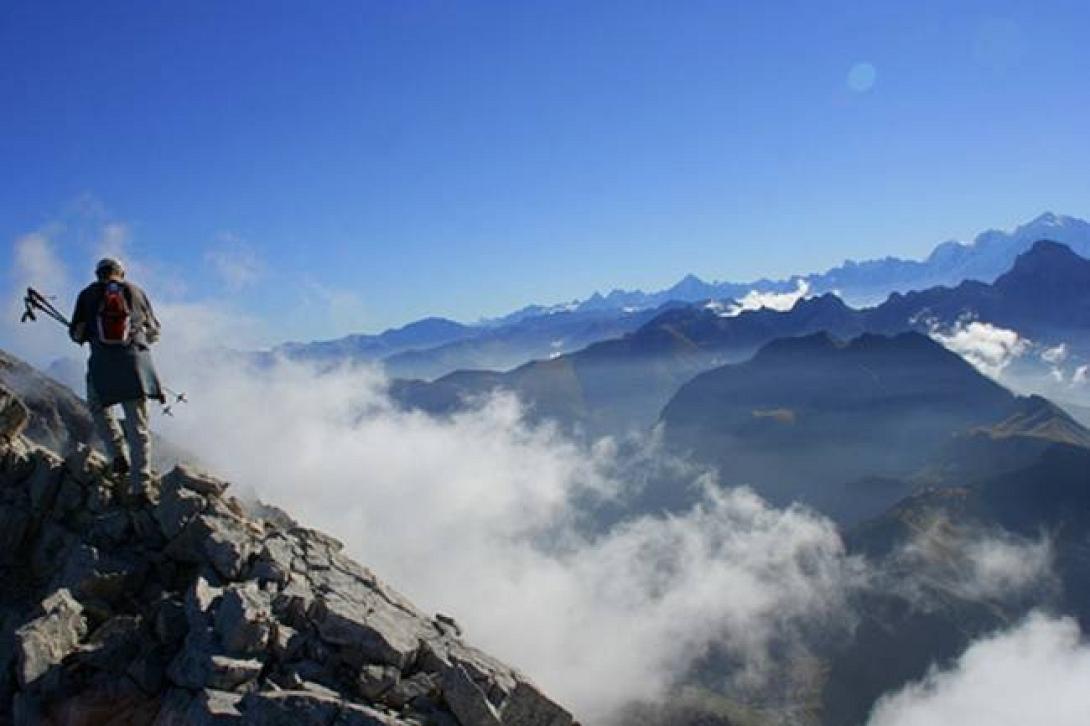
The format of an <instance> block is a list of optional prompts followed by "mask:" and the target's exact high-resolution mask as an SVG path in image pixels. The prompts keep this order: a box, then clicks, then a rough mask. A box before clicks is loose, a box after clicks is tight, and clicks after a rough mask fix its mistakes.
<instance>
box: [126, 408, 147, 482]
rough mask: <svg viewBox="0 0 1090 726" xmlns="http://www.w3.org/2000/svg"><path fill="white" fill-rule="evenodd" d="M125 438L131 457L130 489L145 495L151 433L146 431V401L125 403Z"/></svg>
mask: <svg viewBox="0 0 1090 726" xmlns="http://www.w3.org/2000/svg"><path fill="white" fill-rule="evenodd" d="M121 405H122V407H123V408H124V409H125V437H126V438H127V439H128V441H129V451H130V453H131V455H132V488H133V491H134V492H135V493H138V494H139V493H146V492H147V489H148V487H149V486H150V484H151V432H150V431H149V430H148V401H147V399H145V398H141V399H137V400H135V401H125V402H124V403H122V404H121Z"/></svg>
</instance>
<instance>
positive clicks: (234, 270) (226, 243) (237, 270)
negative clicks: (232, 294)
mask: <svg viewBox="0 0 1090 726" xmlns="http://www.w3.org/2000/svg"><path fill="white" fill-rule="evenodd" d="M204 258H205V261H206V262H208V264H210V265H211V266H212V269H213V270H215V271H216V274H218V275H219V276H220V279H221V280H223V283H224V284H225V285H227V287H228V288H230V289H232V290H241V289H242V288H245V287H249V286H251V285H253V284H254V283H256V282H257V281H258V280H260V279H261V276H262V275H263V274H264V272H265V266H264V265H263V264H262V262H261V260H260V259H259V258H258V256H257V252H256V251H255V250H254V248H253V247H251V246H250V245H249V244H247V243H246V242H245V241H243V240H242V238H241V237H239V236H238V235H235V234H232V233H229V232H228V233H224V234H221V235H219V237H218V238H217V239H216V247H214V248H212V249H210V250H208V251H207V252H206V253H205V255H204Z"/></svg>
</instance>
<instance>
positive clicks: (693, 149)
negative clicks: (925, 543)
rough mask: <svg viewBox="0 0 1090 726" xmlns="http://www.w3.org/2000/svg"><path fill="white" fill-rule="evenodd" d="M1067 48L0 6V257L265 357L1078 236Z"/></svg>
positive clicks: (971, 15) (184, 6) (502, 17)
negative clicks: (610, 298) (656, 292)
mask: <svg viewBox="0 0 1090 726" xmlns="http://www.w3.org/2000/svg"><path fill="white" fill-rule="evenodd" d="M1087 27H1090V8H1088V7H1087V5H1086V4H1085V3H1079V2H1070V3H1048V2H1038V3H1033V4H1030V3H1024V2H1018V3H1013V2H1010V3H1007V2H971V1H969V2H957V3H950V2H911V3H910V2H898V3H883V2H874V1H870V2H836V3H832V2H770V3H750V2H676V1H675V2H638V1H626V2H588V1H586V0H580V1H577V2H575V1H573V2H455V1H453V0H442V1H439V0H436V1H424V0H396V1H393V0H391V1H390V2H322V3H303V2H296V3H289V2H269V1H267V0H266V1H262V2H243V1H232V2H230V3H220V2H216V3H213V2H208V3H201V2H172V3H170V2H131V3H118V2H95V3H86V2H40V1H38V2H23V1H22V0H6V2H4V3H3V4H2V5H0V99H2V102H3V105H4V108H3V113H2V114H0V160H2V162H3V168H4V173H3V174H2V175H0V237H2V239H3V240H4V241H5V244H6V245H7V246H8V247H9V249H10V250H12V251H14V250H15V246H16V244H17V240H19V239H21V238H22V237H23V236H25V235H27V234H29V233H34V232H38V233H40V234H42V235H44V236H45V237H47V238H48V240H49V242H50V244H52V245H53V246H54V247H55V249H56V251H57V252H58V254H60V255H61V257H62V258H63V259H64V260H65V261H66V262H67V263H69V264H71V265H74V266H76V267H79V266H81V265H84V266H85V265H87V264H88V262H89V261H90V260H92V259H93V258H94V257H95V255H96V254H97V253H98V252H99V251H100V250H102V249H104V248H105V249H110V248H111V245H112V248H115V249H120V250H121V251H122V252H123V253H124V254H126V255H128V256H131V257H132V258H134V259H136V260H138V261H139V262H140V263H141V265H142V269H144V270H154V271H155V274H154V275H151V277H150V279H152V280H154V281H155V282H156V286H157V287H158V288H160V289H152V290H151V292H152V294H153V296H154V295H156V294H158V295H161V296H163V295H165V296H170V295H177V296H181V297H186V296H188V297H190V298H198V299H200V298H222V297H227V298H229V299H230V300H231V302H232V304H233V305H236V306H238V307H239V308H240V309H242V310H245V311H247V312H249V313H251V314H253V315H256V316H258V317H261V318H264V319H266V320H274V321H277V326H276V330H277V335H282V337H283V338H316V337H325V336H333V335H338V334H343V333H346V332H349V331H361V330H363V331H373V330H378V329H381V328H383V327H386V326H389V325H394V324H400V323H404V322H407V321H409V320H412V319H415V318H419V317H421V316H424V315H428V314H441V315H447V316H450V317H454V318H457V319H463V320H472V319H476V318H478V317H479V316H482V315H495V314H499V313H503V312H506V311H509V310H512V309H514V308H517V307H519V306H521V305H524V304H527V303H530V302H556V301H560V300H567V299H571V298H573V297H584V296H586V295H588V294H589V293H590V292H592V291H593V290H595V289H602V290H608V289H609V288H612V287H629V288H630V287H643V288H660V287H664V286H667V285H669V284H671V283H672V282H674V281H675V280H676V279H678V278H680V277H681V276H682V275H684V274H685V273H687V272H695V273H696V274H698V275H700V276H702V277H705V278H707V279H732V280H744V279H750V278H754V277H758V276H762V275H776V276H779V275H786V274H789V273H793V272H808V271H812V270H817V269H822V268H824V267H828V266H830V265H832V264H835V263H837V262H839V261H840V260H842V259H844V258H847V257H853V258H861V257H874V256H881V255H886V254H898V255H903V256H920V255H923V254H926V252H927V251H928V250H929V248H930V247H931V246H932V245H933V244H935V243H937V242H939V241H942V240H944V239H948V238H951V237H954V238H962V239H965V238H969V237H971V236H972V235H973V234H975V233H976V232H978V231H981V230H982V229H985V228H988V227H1010V226H1014V225H1015V224H1017V223H1019V222H1023V221H1027V220H1028V219H1030V218H1031V217H1034V216H1036V215H1037V214H1038V213H1040V212H1042V211H1045V210H1054V211H1056V212H1061V213H1067V214H1074V215H1077V216H1088V215H1090V174H1088V173H1087V169H1090V144H1087V139H1086V129H1087V128H1090V82H1088V81H1087V78H1088V77H1090V44H1088V43H1087V42H1086V33H1085V29H1086V28H1087ZM861 64H867V65H861ZM853 69H854V70H853ZM853 84H854V87H853ZM104 239H105V241H104ZM10 254H11V253H9V255H7V256H9V257H10ZM175 283H178V284H175Z"/></svg>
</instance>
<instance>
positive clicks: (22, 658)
mask: <svg viewBox="0 0 1090 726" xmlns="http://www.w3.org/2000/svg"><path fill="white" fill-rule="evenodd" d="M41 610H42V615H40V616H39V617H37V618H35V619H34V620H31V621H30V622H28V623H27V624H25V625H23V626H22V627H21V628H19V629H18V630H16V631H15V649H16V653H17V663H16V676H17V678H18V680H19V685H20V686H21V687H23V688H26V687H27V686H28V685H30V684H32V683H34V682H35V681H36V680H38V679H39V678H41V677H42V676H43V675H45V673H46V672H47V671H49V669H50V668H52V667H54V666H56V665H58V664H59V663H60V662H61V661H62V660H64V658H65V657H66V656H68V655H69V654H71V653H72V652H74V651H75V650H76V647H77V646H78V645H79V642H80V640H81V639H82V638H83V637H84V636H85V635H86V634H87V621H86V620H85V619H84V617H83V607H82V606H81V605H80V604H79V603H78V602H77V601H76V599H75V598H73V597H72V594H71V593H70V592H68V590H58V591H57V592H55V593H53V594H52V595H50V596H49V597H48V598H46V599H45V600H43V601H42V604H41Z"/></svg>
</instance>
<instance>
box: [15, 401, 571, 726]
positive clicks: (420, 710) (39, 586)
mask: <svg viewBox="0 0 1090 726" xmlns="http://www.w3.org/2000/svg"><path fill="white" fill-rule="evenodd" d="M28 419H29V413H28V410H27V408H26V406H25V405H24V404H23V403H22V402H21V401H20V400H19V399H17V398H16V397H15V396H14V395H13V394H11V393H10V392H8V391H5V390H3V389H0V582H3V587H2V589H0V724H7V723H14V724H27V725H28V726H29V725H30V724H58V725H60V724H65V725H76V724H87V725H90V724H95V725H96V726H97V725H100V724H118V725H120V724H155V725H156V726H173V725H174V724H178V725H181V724H190V725H192V724H232V723H239V724H292V725H293V726H308V725H310V724H315V725H317V724H322V725H325V726H330V725H332V724H337V725H338V726H349V725H350V724H358V725H360V726H364V725H372V726H378V725H380V724H382V725H387V726H393V725H395V724H405V725H409V724H420V725H423V724H435V725H436V726H457V725H458V724H461V726H570V725H571V724H572V723H573V721H572V717H571V715H570V714H568V713H567V712H566V711H565V710H564V709H563V708H561V707H560V706H558V705H556V704H555V703H553V702H552V701H550V700H549V699H548V698H547V697H545V696H544V695H543V694H542V693H541V691H540V690H538V688H536V687H535V686H534V685H533V684H532V683H531V682H530V681H529V680H527V679H526V678H525V677H524V676H522V675H521V674H519V673H518V672H516V671H514V670H512V669H511V668H509V667H507V666H505V665H504V664H502V663H500V662H498V661H496V660H495V659H493V658H491V657H489V656H488V655H486V654H484V653H482V652H480V651H478V650H476V649H474V648H472V647H470V646H469V645H466V644H465V643H464V642H463V641H462V640H461V638H460V637H459V629H458V626H457V625H456V624H455V623H454V622H453V621H452V620H451V619H449V618H446V617H444V616H438V615H437V616H435V617H431V616H428V615H426V614H425V613H422V612H421V611H420V610H418V609H417V608H416V607H414V606H413V605H412V603H410V602H408V601H407V600H406V599H405V598H404V597H402V596H401V595H399V594H398V593H396V592H394V591H393V590H391V589H390V588H389V587H387V586H386V585H384V584H383V583H382V582H381V581H380V580H378V579H377V578H376V577H375V575H374V574H373V573H372V572H371V571H370V570H368V569H367V568H365V567H363V566H361V565H359V564H357V563H356V562H353V561H352V560H351V559H349V558H348V557H347V556H345V554H344V553H343V552H341V545H340V543H338V542H337V541H336V540H334V539H333V538H331V537H329V536H327V535H324V534H322V533H320V532H316V531H313V530H310V529H306V528H303V527H300V526H299V525H298V524H297V523H295V522H293V521H291V520H290V519H289V518H288V517H286V516H284V515H283V514H282V513H278V512H276V511H275V510H271V509H270V510H267V511H266V512H265V513H264V514H265V516H264V517H258V516H255V515H254V514H251V513H249V512H247V511H245V510H244V509H243V507H242V506H241V505H240V504H239V502H238V501H237V500H235V499H234V498H233V497H231V496H229V495H228V494H227V493H226V489H227V484H226V483H224V482H222V481H219V480H217V479H214V478H212V477H209V476H206V475H203V474H197V473H195V472H194V471H192V470H188V469H184V468H177V469H175V470H174V471H172V472H171V473H170V474H168V475H167V476H165V477H163V479H162V481H161V485H160V487H159V491H158V492H157V495H156V496H155V497H154V499H155V501H154V502H153V503H151V504H146V503H145V504H137V503H132V502H126V501H123V500H121V499H120V498H119V496H118V493H117V487H116V486H115V484H114V482H112V481H111V480H110V479H107V478H105V477H104V476H103V475H102V474H101V473H100V471H101V470H102V468H103V466H104V464H105V462H104V461H103V460H102V459H101V458H100V457H99V456H98V455H97V454H94V453H92V452H91V451H90V450H88V449H87V448H85V447H80V448H77V449H76V450H74V451H73V452H72V453H70V454H69V455H68V456H67V457H64V458H62V457H61V456H59V455H57V454H55V453H54V452H52V451H50V450H48V449H46V448H42V447H38V446H35V445H33V444H31V443H29V441H28V440H27V439H25V438H24V437H23V436H22V435H21V434H22V433H23V431H24V429H25V427H26V425H27V422H28Z"/></svg>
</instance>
